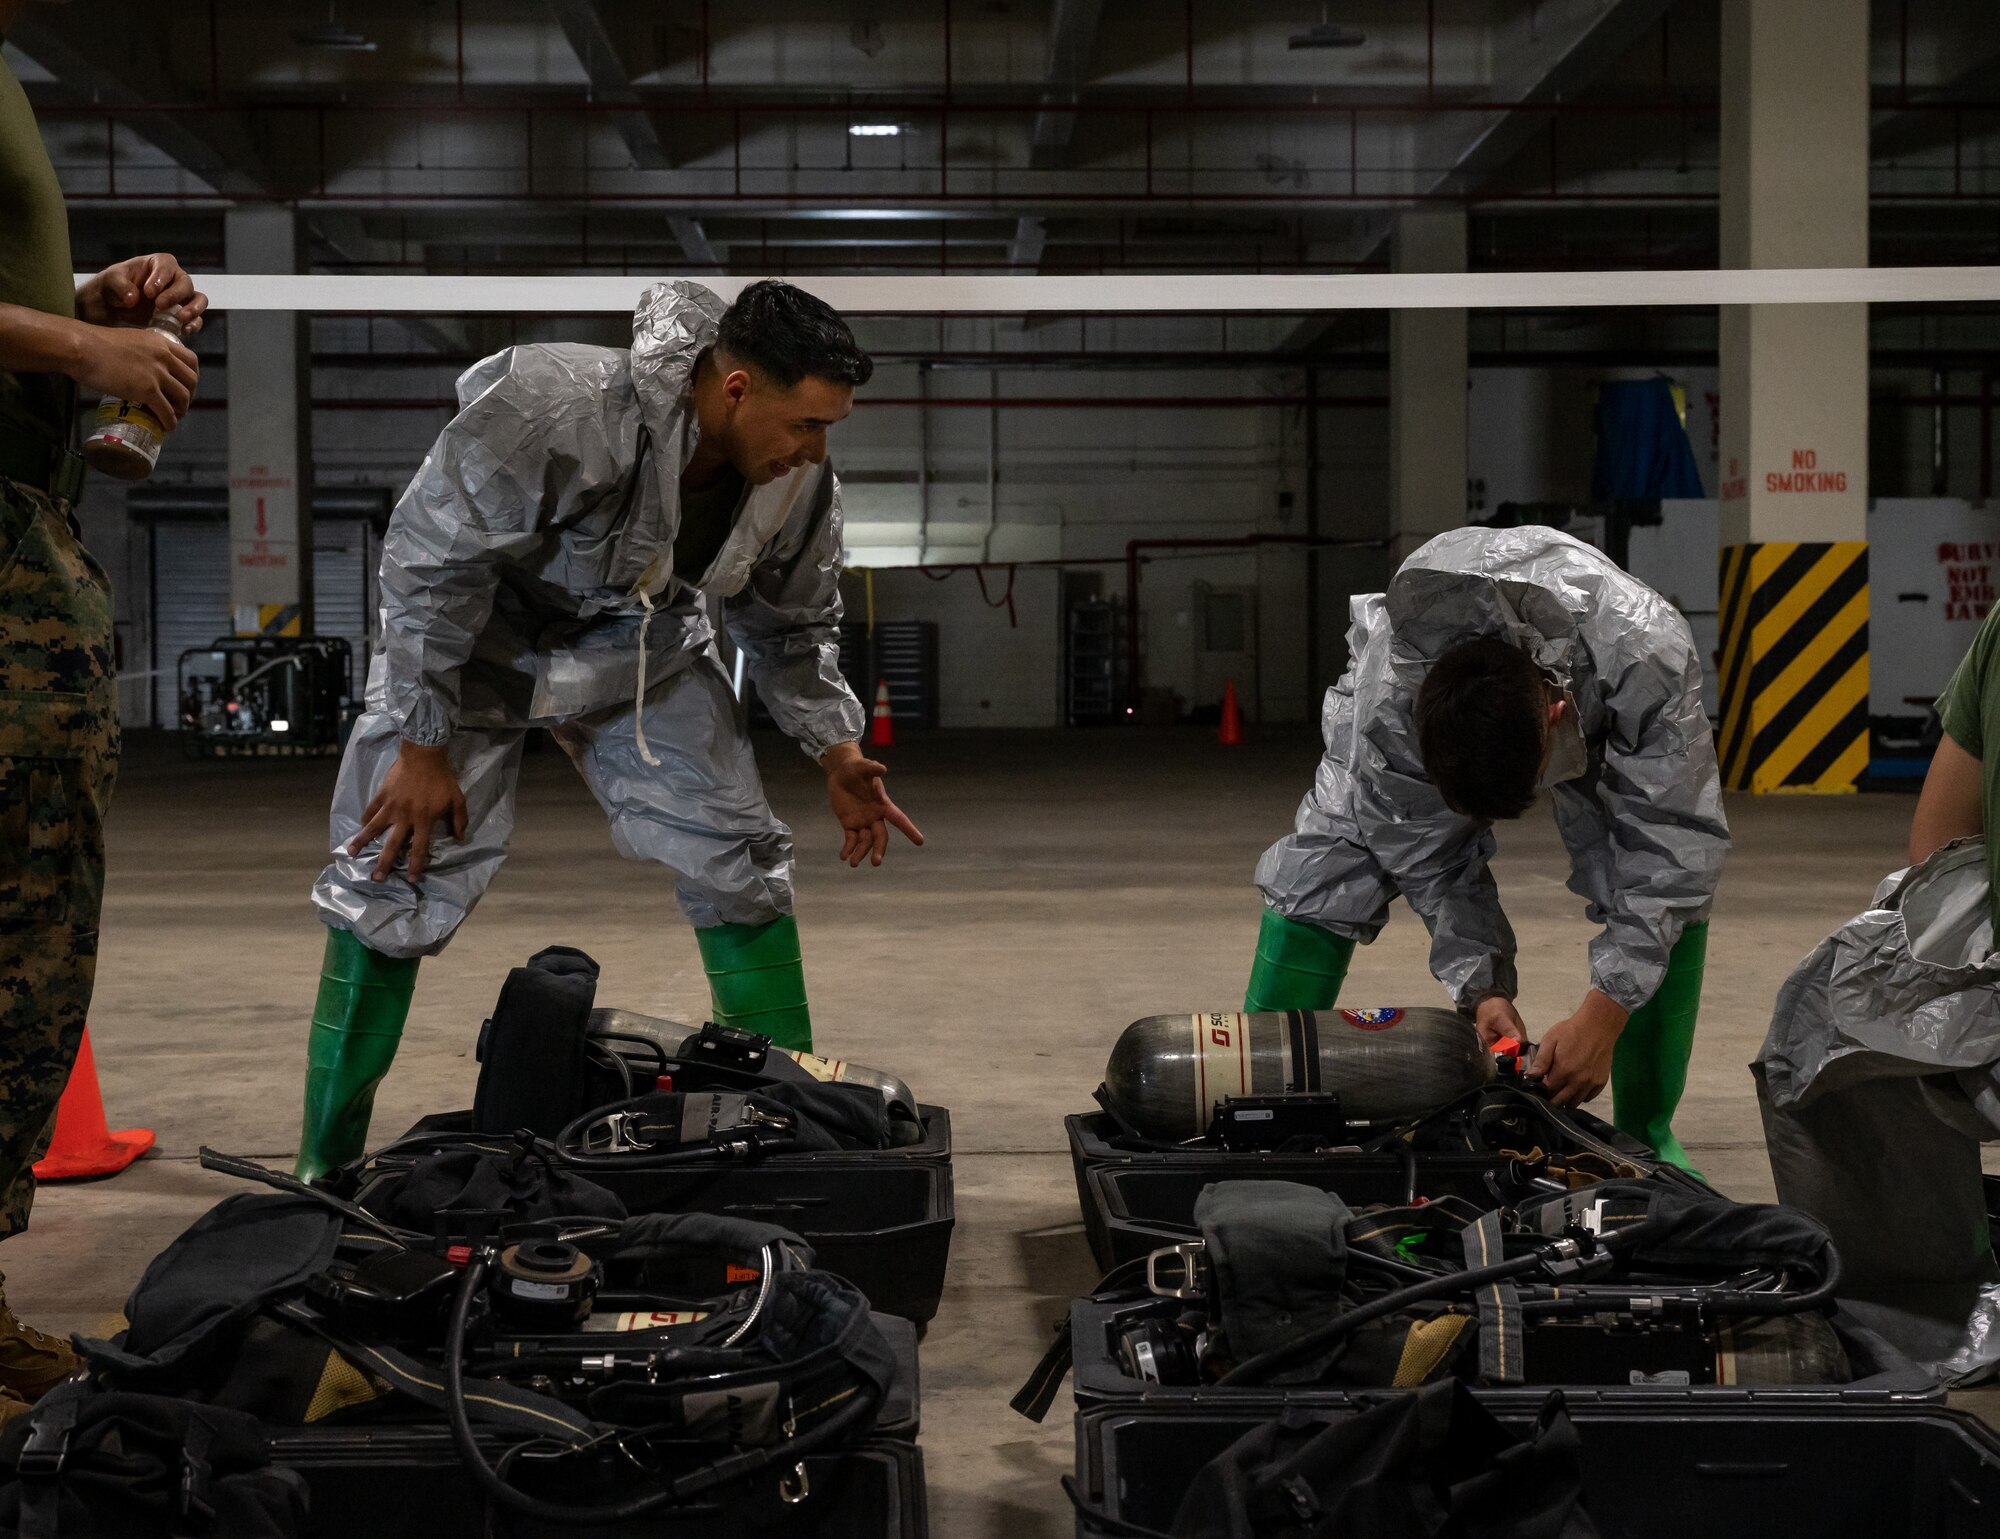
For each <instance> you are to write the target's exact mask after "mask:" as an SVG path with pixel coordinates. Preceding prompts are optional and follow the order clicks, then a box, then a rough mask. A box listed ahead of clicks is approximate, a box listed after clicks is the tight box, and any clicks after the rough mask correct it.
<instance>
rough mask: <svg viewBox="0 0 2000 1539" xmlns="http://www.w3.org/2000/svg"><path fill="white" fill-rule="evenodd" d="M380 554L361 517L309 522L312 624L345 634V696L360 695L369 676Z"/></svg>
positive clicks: (326, 631) (376, 539) (324, 630)
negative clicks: (348, 656)
mask: <svg viewBox="0 0 2000 1539" xmlns="http://www.w3.org/2000/svg"><path fill="white" fill-rule="evenodd" d="M380 554H381V539H380V537H379V536H378V535H377V534H376V533H375V530H374V527H373V526H372V525H371V524H370V523H369V522H368V520H367V519H365V518H338V519H335V518H319V519H315V520H314V521H313V629H314V631H315V632H316V633H317V634H319V635H321V636H339V637H342V638H344V639H345V640H346V642H347V645H348V648H349V650H350V651H351V652H352V653H353V654H354V676H353V679H352V680H351V687H350V689H349V694H350V695H359V694H360V692H361V690H362V688H363V686H364V685H365V684H366V683H367V680H368V657H369V650H368V649H369V645H370V642H371V641H372V640H373V638H374V634H375V568H376V566H377V565H378V564H379V559H380Z"/></svg>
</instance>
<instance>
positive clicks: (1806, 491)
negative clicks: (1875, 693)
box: [1717, 0, 1869, 791]
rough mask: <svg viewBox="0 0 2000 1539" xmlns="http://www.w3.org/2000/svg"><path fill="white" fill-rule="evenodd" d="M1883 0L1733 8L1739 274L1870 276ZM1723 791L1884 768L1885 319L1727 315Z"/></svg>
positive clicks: (1729, 48) (1733, 227)
mask: <svg viewBox="0 0 2000 1539" xmlns="http://www.w3.org/2000/svg"><path fill="white" fill-rule="evenodd" d="M1868 110H1869V109H1868V0H1734V3H1731V4H1728V5H1725V6H1724V7H1723V8H1722V229H1721V234H1722V265H1723V266H1724V267H1740V268H1749V267H1865V266H1867V265H1868ZM1721 320H1722V326H1721V330H1722V358H1721V366H1722V367H1721V376H1722V460H1723V465H1722V488H1721V490H1722V552H1721V562H1722V606H1723V610H1722V668H1721V682H1722V697H1723V724H1722V736H1721V740H1720V742H1719V743H1718V745H1717V746H1718V751H1719V753H1720V755H1721V758H1722V771H1723V779H1724V783H1725V784H1726V785H1728V786H1730V787H1732V788H1734V789H1738V790H1753V791H1851V790H1853V789H1854V786H1855V783H1856V781H1857V779H1858V778H1859V777H1860V775H1861V773H1862V772H1863V771H1864V770H1865V769H1866V768H1867V764H1868V547H1867V544H1866V540H1867V512H1868V312H1867V307H1866V306H1864V305H1841V306H1829V305H1811V306H1804V305H1801V306H1783V305H1763V306H1729V307H1726V308H1725V309H1724V310H1723V312H1722V317H1721Z"/></svg>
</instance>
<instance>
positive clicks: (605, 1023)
mask: <svg viewBox="0 0 2000 1539" xmlns="http://www.w3.org/2000/svg"><path fill="white" fill-rule="evenodd" d="M590 1032H591V1034H592V1035H599V1034H603V1033H607V1032H608V1033H611V1034H613V1035H615V1036H621V1037H639V1038H642V1039H643V1040H645V1041H647V1042H651V1043H654V1044H655V1045H656V1046H658V1048H659V1049H660V1051H661V1052H662V1053H664V1054H665V1055H666V1056H667V1057H669V1058H678V1057H680V1056H681V1049H682V1048H683V1047H684V1046H686V1044H687V1041H688V1039H689V1038H690V1037H691V1036H692V1035H693V1033H694V1029H693V1028H692V1027H691V1026H689V1025H687V1024H686V1023H685V1022H683V1021H666V1020H661V1019H660V1018H659V1017H658V1016H653V1015H641V1014H639V1013H638V1012H637V1011H636V1010H612V1009H605V1008H602V1007H600V1008H598V1009H596V1010H593V1011H591V1012H590ZM771 1051H772V1052H773V1053H775V1054H778V1055H780V1056H782V1057H785V1058H789V1059H791V1061H792V1062H793V1063H795V1064H797V1065H798V1066H799V1067H800V1068H801V1069H803V1070H804V1071H805V1072H806V1073H807V1074H808V1075H810V1076H811V1077H812V1078H813V1079H816V1080H820V1081H822V1082H824V1083H826V1084H834V1085H861V1086H864V1087H866V1088H867V1089H869V1090H873V1091H875V1092H876V1093H877V1094H879V1095H880V1096H881V1097H882V1101H883V1104H884V1105H886V1106H887V1107H888V1108H889V1115H890V1116H892V1117H895V1118H899V1119H901V1120H903V1121H906V1122H916V1121H918V1120H919V1118H918V1116H917V1097H916V1094H915V1092H914V1091H912V1090H911V1089H910V1087H909V1086H908V1085H906V1084H904V1083H903V1082H902V1081H901V1080H900V1079H898V1078H897V1077H896V1076H895V1075H893V1074H891V1073H890V1072H889V1071H888V1070H887V1069H871V1068H869V1067H868V1065H866V1064H862V1063H850V1062H848V1061H847V1060H846V1059H845V1058H822V1057H820V1056H818V1055H817V1054H814V1053H801V1052H797V1051H795V1050H793V1049H791V1048H786V1047H779V1046H777V1045H776V1044H775V1043H774V1044H773V1045H772V1047H771Z"/></svg>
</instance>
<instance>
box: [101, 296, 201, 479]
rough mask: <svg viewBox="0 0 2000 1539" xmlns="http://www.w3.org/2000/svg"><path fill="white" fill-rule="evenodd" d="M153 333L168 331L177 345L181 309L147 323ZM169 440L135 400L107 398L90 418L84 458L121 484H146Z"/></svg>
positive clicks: (175, 307)
mask: <svg viewBox="0 0 2000 1539" xmlns="http://www.w3.org/2000/svg"><path fill="white" fill-rule="evenodd" d="M146 325H147V329H148V330H151V331H160V332H165V333H166V334H167V335H168V336H170V337H172V338H173V339H174V340H175V341H176V342H178V341H179V340H180V337H181V309H180V306H179V305H170V306H169V307H168V308H166V309H165V310H161V311H158V312H156V313H155V314H154V316H153V318H152V320H150V321H148V322H147V323H146ZM166 441H167V429H166V426H165V424H163V423H162V422H161V421H160V419H159V418H158V417H156V416H154V415H153V413H152V411H151V410H150V409H149V408H147V407H144V406H141V405H139V403H138V402H136V401H121V400H119V399H118V398H117V397H116V396H106V397H105V398H104V399H103V400H101V401H99V402H98V403H97V409H96V410H95V411H94V412H92V413H91V416H90V432H89V434H88V435H87V436H86V437H85V438H84V440H83V457H84V459H85V460H87V461H88V462H89V464H90V468H91V469H92V470H97V471H101V472H103V473H104V474H105V475H107V476H112V477H114V478H116V479H117V480H120V481H143V480H145V479H146V477H148V476H150V475H151V474H152V473H153V467H154V466H155V465H157V464H159V463H160V447H161V445H162V444H164V443H165V442H166Z"/></svg>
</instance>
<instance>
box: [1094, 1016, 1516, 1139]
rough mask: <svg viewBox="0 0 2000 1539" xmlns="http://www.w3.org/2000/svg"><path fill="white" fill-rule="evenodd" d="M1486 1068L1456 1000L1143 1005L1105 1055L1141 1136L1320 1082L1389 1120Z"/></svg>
mask: <svg viewBox="0 0 2000 1539" xmlns="http://www.w3.org/2000/svg"><path fill="white" fill-rule="evenodd" d="M1492 1077H1493V1057H1492V1054H1490V1053H1488V1052H1487V1051H1486V1050H1485V1049H1484V1048H1483V1047H1482V1046H1481V1045H1480V1042H1479V1033H1478V1031H1477V1030H1475V1029H1474V1027H1473V1025H1472V1023H1471V1022H1470V1021H1468V1020H1467V1019H1466V1018H1465V1017H1464V1016H1462V1015H1460V1014H1459V1013H1458V1012H1457V1011H1456V1010H1440V1009H1425V1008H1418V1009H1402V1008H1378V1009H1372V1010H1319V1011H1307V1010H1289V1011H1284V1012H1282V1013H1280V1012H1268V1013H1263V1014H1258V1015H1243V1014H1221V1013H1217V1014H1196V1015H1149V1016H1147V1017H1146V1018H1145V1019H1144V1020H1140V1021H1134V1022H1133V1023H1132V1024H1131V1025H1130V1026H1127V1027H1126V1028H1125V1032H1124V1035H1122V1036H1121V1037H1119V1039H1118V1042H1117V1045H1116V1046H1114V1047H1113V1048H1112V1049H1111V1061H1110V1062H1109V1063H1107V1064H1106V1065H1105V1066H1104V1090H1105V1096H1106V1099H1107V1101H1108V1102H1109V1110H1110V1111H1111V1113H1112V1114H1113V1115H1114V1116H1116V1117H1117V1118H1118V1120H1119V1121H1120V1122H1122V1123H1124V1124H1125V1125H1126V1126H1127V1127H1129V1128H1131V1129H1132V1131H1134V1132H1135V1133H1138V1134H1139V1135H1141V1136H1142V1137H1145V1138H1158V1139H1166V1140H1175V1141H1178V1140H1181V1139H1188V1138H1199V1137H1200V1136H1201V1135H1202V1134H1203V1133H1205V1132H1207V1131H1208V1126H1209V1123H1210V1121H1211V1120H1212V1118H1213V1117H1214V1115H1215V1108H1216V1105H1217V1103H1218V1102H1221V1101H1225V1100H1229V1099H1231V1098H1233V1097H1238V1096H1250V1095H1256V1096H1266V1095H1287V1094H1300V1093H1305V1092H1312V1091H1331V1092H1332V1093H1334V1094H1336V1095H1338V1096H1339V1097H1340V1109H1341V1115H1342V1116H1343V1117H1344V1118H1345V1119H1346V1120H1347V1121H1349V1122H1363V1123H1375V1122H1397V1121H1401V1120H1403V1119H1405V1118H1408V1117H1420V1116H1422V1115H1424V1114H1425V1113H1426V1112H1431V1111H1435V1110H1436V1109H1437V1108H1439V1107H1441V1106H1445V1105H1447V1104H1449V1103H1450V1102H1452V1101H1455V1100H1457V1099H1458V1098H1459V1097H1460V1096H1462V1095H1464V1094H1466V1093H1467V1092H1468V1091H1473V1090H1477V1089H1478V1088H1479V1087H1480V1086H1481V1085H1483V1084H1485V1083H1486V1082H1487V1081H1488V1080H1489V1079H1491V1078H1492Z"/></svg>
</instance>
